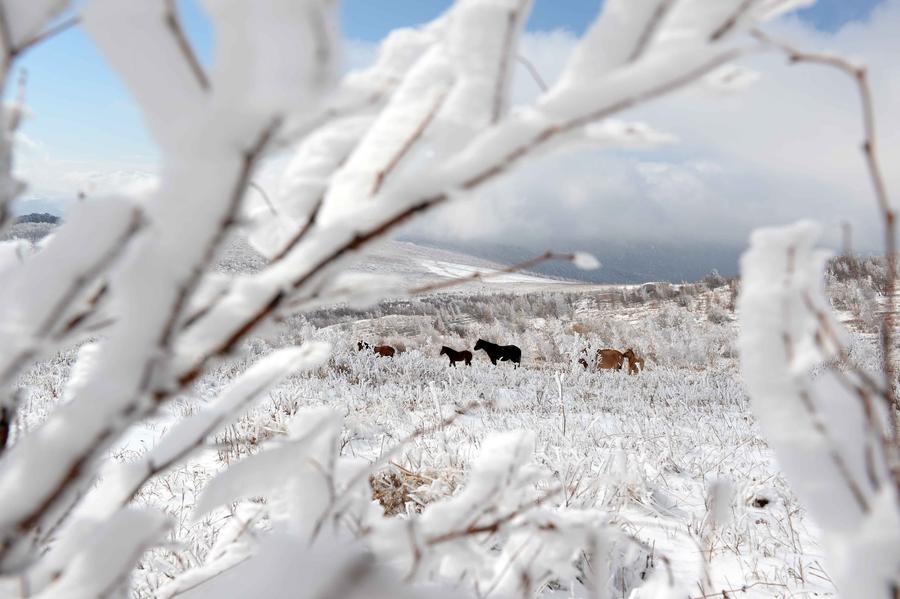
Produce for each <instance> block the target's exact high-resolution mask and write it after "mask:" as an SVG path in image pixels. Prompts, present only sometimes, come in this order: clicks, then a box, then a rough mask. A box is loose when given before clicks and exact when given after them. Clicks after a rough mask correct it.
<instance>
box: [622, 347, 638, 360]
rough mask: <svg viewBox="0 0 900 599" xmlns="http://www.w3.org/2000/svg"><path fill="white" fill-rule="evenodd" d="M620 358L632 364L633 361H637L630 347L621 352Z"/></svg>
mask: <svg viewBox="0 0 900 599" xmlns="http://www.w3.org/2000/svg"><path fill="white" fill-rule="evenodd" d="M622 357H623V358H628V360H629V361H632V362H633V361H634V360H635V359H637V356H635V355H634V350H633V349H631V348H630V347H629V348H628V349H626V350H625V351H624V352H622Z"/></svg>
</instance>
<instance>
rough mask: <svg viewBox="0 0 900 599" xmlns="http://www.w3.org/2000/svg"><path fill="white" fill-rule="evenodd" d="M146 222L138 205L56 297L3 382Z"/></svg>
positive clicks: (34, 351) (0, 380) (32, 354)
mask: <svg viewBox="0 0 900 599" xmlns="http://www.w3.org/2000/svg"><path fill="white" fill-rule="evenodd" d="M143 226H144V220H143V213H142V212H141V211H140V210H139V209H135V210H134V211H133V214H132V219H131V222H130V223H129V226H128V228H126V229H125V231H123V233H122V235H120V236H119V237H118V238H117V239H116V240H115V242H114V243H113V244H112V245H111V247H110V248H109V250H107V251H106V253H104V254H103V255H101V256H100V257H99V259H98V260H97V261H96V262H95V263H93V264H89V265H88V266H87V267H86V268H85V269H84V271H82V272H79V273H78V274H76V275H75V277H74V278H73V279H72V282H71V283H70V284H69V286H68V287H67V288H66V289H65V291H64V292H63V293H62V295H60V296H59V298H58V299H57V300H56V303H55V305H54V307H53V308H52V309H51V310H50V311H49V312H48V314H47V316H46V317H45V318H44V319H43V321H42V322H41V323H40V324H39V325H38V326H37V327H36V328H35V330H34V334H33V335H32V338H33V340H34V342H33V343H31V344H29V345H28V346H26V347H24V348H22V349H21V350H19V353H18V354H17V355H16V356H15V357H13V358H11V359H10V360H9V361H8V365H7V366H6V368H5V369H4V370H3V371H2V373H0V386H3V385H6V384H8V383H9V382H10V381H11V380H12V378H13V377H14V376H16V375H17V374H18V373H19V372H20V371H21V370H22V368H24V367H25V366H27V365H28V364H29V363H30V362H31V360H33V359H34V358H35V357H36V356H37V354H38V351H39V341H40V340H42V339H45V338H46V337H48V336H50V335H51V334H52V333H53V331H54V330H55V329H56V327H57V326H58V325H59V323H60V322H61V321H62V319H63V318H64V317H65V315H66V310H67V309H68V308H69V307H70V306H71V305H72V303H73V302H74V301H75V300H76V299H77V298H78V297H79V296H80V295H81V293H82V292H83V291H84V289H85V288H86V287H87V286H88V285H90V284H91V283H92V282H93V281H94V280H96V278H97V277H98V276H99V275H100V274H101V273H103V272H104V271H105V270H106V269H108V268H109V267H110V265H112V264H113V262H115V261H116V260H117V259H118V257H119V256H120V255H121V254H122V252H124V251H125V249H126V248H127V247H128V245H129V243H130V242H131V240H132V239H134V237H135V235H137V233H138V231H140V229H141V228H142V227H143Z"/></svg>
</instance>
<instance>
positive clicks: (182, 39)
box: [164, 0, 210, 91]
mask: <svg viewBox="0 0 900 599" xmlns="http://www.w3.org/2000/svg"><path fill="white" fill-rule="evenodd" d="M164 19H165V23H166V26H167V27H168V28H169V31H171V33H172V36H173V37H174V38H175V43H177V44H178V49H179V50H181V54H182V55H183V56H184V59H185V61H186V62H187V64H188V68H190V70H191V72H192V73H193V74H194V77H195V78H196V79H197V83H198V84H199V85H200V87H201V88H202V89H203V90H206V91H208V90H209V87H210V85H209V78H208V77H207V76H206V71H204V70H203V67H202V66H201V65H200V61H199V60H198V59H197V55H196V54H195V53H194V49H193V47H191V42H190V41H189V40H188V38H187V34H185V32H184V28H183V27H182V26H181V19H179V17H178V7H176V6H175V0H166V8H165V16H164Z"/></svg>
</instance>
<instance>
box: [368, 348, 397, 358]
mask: <svg viewBox="0 0 900 599" xmlns="http://www.w3.org/2000/svg"><path fill="white" fill-rule="evenodd" d="M372 349H373V350H374V351H375V353H376V354H378V355H379V356H381V357H382V358H393V357H394V354H395V353H396V352H395V350H394V348H393V347H391V346H390V345H376V346H375V347H373V348H372Z"/></svg>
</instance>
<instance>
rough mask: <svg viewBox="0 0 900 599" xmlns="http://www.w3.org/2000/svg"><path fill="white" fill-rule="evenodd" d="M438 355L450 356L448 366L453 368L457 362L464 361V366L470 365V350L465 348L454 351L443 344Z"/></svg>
mask: <svg viewBox="0 0 900 599" xmlns="http://www.w3.org/2000/svg"><path fill="white" fill-rule="evenodd" d="M439 355H441V356H447V357H448V358H450V366H453V367H454V368H455V367H456V363H457V362H465V363H466V366H471V365H472V352H470V351H469V350H467V349H464V350H463V351H456V350H455V349H453V348H450V347H447V346H446V345H444V346H442V347H441V353H440V354H439Z"/></svg>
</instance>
